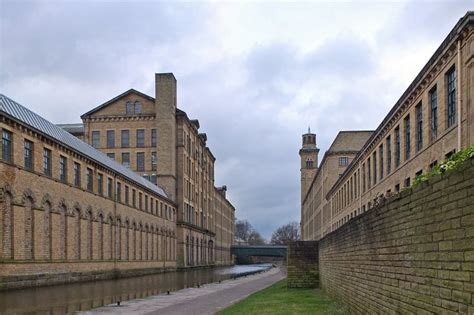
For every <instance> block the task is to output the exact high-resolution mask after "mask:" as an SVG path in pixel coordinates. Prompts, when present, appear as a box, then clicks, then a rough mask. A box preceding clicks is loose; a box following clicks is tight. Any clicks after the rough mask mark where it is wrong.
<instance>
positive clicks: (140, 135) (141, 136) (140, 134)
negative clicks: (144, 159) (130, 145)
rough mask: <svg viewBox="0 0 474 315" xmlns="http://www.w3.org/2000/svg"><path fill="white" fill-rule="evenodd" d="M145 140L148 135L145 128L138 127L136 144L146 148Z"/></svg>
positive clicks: (138, 146)
mask: <svg viewBox="0 0 474 315" xmlns="http://www.w3.org/2000/svg"><path fill="white" fill-rule="evenodd" d="M145 140H146V136H145V129H141V128H140V129H137V130H136V139H135V141H136V143H135V146H136V147H137V148H144V147H145V143H146V142H145Z"/></svg>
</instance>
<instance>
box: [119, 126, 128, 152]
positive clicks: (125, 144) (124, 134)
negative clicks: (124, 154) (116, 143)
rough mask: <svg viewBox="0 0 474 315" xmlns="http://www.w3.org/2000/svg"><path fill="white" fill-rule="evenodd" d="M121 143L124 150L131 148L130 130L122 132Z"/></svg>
mask: <svg viewBox="0 0 474 315" xmlns="http://www.w3.org/2000/svg"><path fill="white" fill-rule="evenodd" d="M120 142H121V145H122V148H129V147H130V130H122V131H121V132H120Z"/></svg>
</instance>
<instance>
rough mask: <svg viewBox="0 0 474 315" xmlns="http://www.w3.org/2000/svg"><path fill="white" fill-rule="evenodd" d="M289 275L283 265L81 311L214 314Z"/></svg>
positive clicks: (170, 314)
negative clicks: (168, 293)
mask: <svg viewBox="0 0 474 315" xmlns="http://www.w3.org/2000/svg"><path fill="white" fill-rule="evenodd" d="M284 277H285V274H284V273H283V271H281V270H280V269H279V268H273V269H271V270H269V271H267V272H264V273H261V274H255V275H251V276H247V277H244V278H238V279H236V280H225V281H223V282H221V283H210V284H206V285H203V286H201V287H200V288H188V289H183V290H179V291H176V292H171V294H170V295H166V294H160V295H155V296H150V297H147V298H145V299H136V300H130V301H124V302H122V303H121V305H120V306H116V305H115V304H113V305H112V304H111V305H107V306H104V307H100V308H97V309H94V310H90V311H87V312H83V313H81V314H112V313H113V314H167V315H173V314H176V315H181V314H187V315H191V314H199V315H205V314H214V313H216V312H217V311H219V310H221V309H223V308H225V307H227V306H229V305H231V304H234V303H235V302H237V301H240V300H242V299H244V298H245V297H247V296H249V295H250V294H252V293H254V292H256V291H259V290H262V289H264V288H266V287H268V286H270V285H272V284H273V283H275V282H277V281H278V280H281V279H283V278H284Z"/></svg>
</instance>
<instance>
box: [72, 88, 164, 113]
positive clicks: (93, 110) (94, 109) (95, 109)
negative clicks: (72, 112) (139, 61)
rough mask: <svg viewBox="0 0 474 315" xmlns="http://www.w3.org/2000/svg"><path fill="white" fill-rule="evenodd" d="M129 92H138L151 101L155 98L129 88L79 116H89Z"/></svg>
mask: <svg viewBox="0 0 474 315" xmlns="http://www.w3.org/2000/svg"><path fill="white" fill-rule="evenodd" d="M131 93H135V94H138V95H140V96H142V97H144V98H146V99H148V100H150V101H152V102H154V101H155V99H154V98H153V97H151V96H150V95H147V94H145V93H142V92H140V91H137V90H135V89H130V90H128V91H125V92H123V93H122V94H120V95H118V96H116V97H114V98H113V99H111V100H108V101H107V102H105V103H104V104H102V105H99V106H97V107H95V108H93V109H91V110H90V111H88V112H87V113H85V114H82V115H81V118H85V117H87V116H90V115H92V114H94V113H95V112H97V111H99V110H101V109H102V108H104V107H107V106H108V105H110V104H112V103H113V102H115V101H117V100H119V99H121V98H122V97H124V96H127V95H128V94H131Z"/></svg>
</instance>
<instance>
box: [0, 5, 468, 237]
mask: <svg viewBox="0 0 474 315" xmlns="http://www.w3.org/2000/svg"><path fill="white" fill-rule="evenodd" d="M473 9H474V5H472V2H470V1H465V2H461V1H449V2H448V1H446V2H442V1H424V2H421V1H417V2H410V1H408V2H407V1H403V2H393V1H391V2H381V1H374V2H348V1H344V2H334V1H328V2H281V1H278V2H270V1H260V2H256V1H255V2H254V1H242V2H219V1H212V2H200V1H199V2H196V1H194V2H171V1H170V2H166V1H164V2H158V1H141V2H140V1H133V2H132V1H130V2H126V1H102V2H99V1H31V2H30V1H9V0H1V1H0V93H3V94H5V95H7V96H9V97H11V98H13V99H14V100H16V101H18V102H20V103H22V104H24V105H26V106H27V107H29V108H30V109H32V110H34V111H35V112H36V113H38V114H40V115H42V116H43V117H45V118H47V119H49V120H51V121H52V122H55V123H73V122H79V121H80V119H79V116H80V115H81V114H83V113H85V112H86V111H88V110H89V109H91V108H93V107H95V106H97V105H99V104H101V103H103V102H105V101H107V100H109V99H111V98H112V97H114V96H116V95H118V94H120V93H122V92H124V91H125V90H127V89H129V88H135V89H137V90H140V91H142V92H144V93H147V94H149V95H151V96H154V88H153V87H154V73H155V72H173V73H174V75H175V76H176V78H177V80H178V107H180V108H181V109H183V110H185V111H186V112H187V113H188V116H189V117H191V118H198V119H199V120H200V122H201V132H206V133H207V134H208V139H209V140H208V144H209V146H210V148H211V150H212V151H213V153H214V155H215V156H216V157H217V163H216V185H223V184H226V185H227V186H228V194H229V198H230V199H231V201H232V203H233V204H234V205H235V207H236V208H237V213H236V215H237V217H238V218H239V219H247V220H249V221H250V222H251V224H252V225H253V226H254V227H256V228H257V229H258V230H259V231H260V232H261V233H262V234H263V235H264V237H266V238H270V236H271V233H272V231H273V230H274V229H275V228H276V227H278V226H280V225H282V224H284V223H287V222H289V221H291V220H297V221H299V213H300V207H299V203H300V193H299V189H300V186H299V156H298V150H299V148H300V146H301V134H302V133H304V132H305V131H306V130H307V128H308V125H310V126H311V130H312V131H314V132H316V134H317V141H318V147H319V148H320V149H321V157H322V154H323V153H324V151H325V150H326V149H327V148H328V147H329V145H330V143H331V142H332V140H333V139H334V137H335V136H336V134H337V132H338V131H339V130H354V129H364V130H366V129H375V128H376V127H377V125H378V124H379V123H380V122H381V120H382V119H383V117H384V116H385V114H386V113H387V112H388V111H389V109H390V108H391V107H392V106H393V105H394V103H395V102H396V100H397V99H398V97H399V96H400V95H401V94H402V93H403V91H404V89H405V88H406V87H407V86H408V85H409V83H410V82H411V81H412V80H413V79H414V77H415V76H416V74H417V73H418V72H419V71H420V70H421V68H422V66H423V65H424V64H425V63H426V62H427V61H428V58H429V57H430V56H431V55H432V54H433V52H434V51H435V49H436V48H437V47H438V46H439V45H440V43H441V41H442V40H443V39H444V38H445V36H446V35H447V34H448V33H449V31H450V30H451V28H452V27H453V26H454V25H455V23H456V22H457V20H458V19H459V18H461V17H462V16H463V15H464V14H465V13H466V11H468V10H473Z"/></svg>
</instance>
